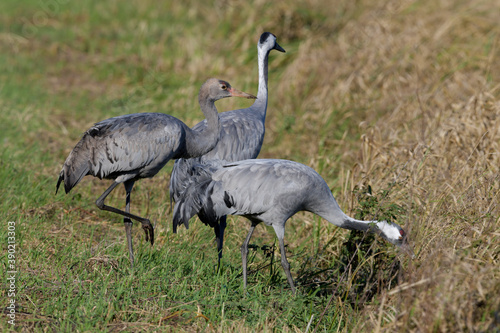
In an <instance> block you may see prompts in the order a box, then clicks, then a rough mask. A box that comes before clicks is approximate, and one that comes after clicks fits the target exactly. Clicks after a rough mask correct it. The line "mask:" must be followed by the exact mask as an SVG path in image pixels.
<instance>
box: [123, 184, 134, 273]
mask: <svg viewBox="0 0 500 333" xmlns="http://www.w3.org/2000/svg"><path fill="white" fill-rule="evenodd" d="M124 185H125V192H126V197H125V212H127V213H130V192H132V187H134V181H131V182H125V183H124ZM123 223H124V225H125V233H126V234H127V246H128V254H129V259H130V265H131V266H132V268H133V267H134V248H133V247H132V220H131V219H130V218H129V217H127V216H124V217H123Z"/></svg>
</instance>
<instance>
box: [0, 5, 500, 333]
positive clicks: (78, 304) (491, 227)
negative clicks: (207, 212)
mask: <svg viewBox="0 0 500 333" xmlns="http://www.w3.org/2000/svg"><path fill="white" fill-rule="evenodd" d="M499 12H500V3H498V1H486V0H484V1H483V0H479V1H460V0H455V1H453V0H443V1H411V0H408V1H404V0H401V1H397V0H395V1H385V2H374V1H368V0H360V1H355V2H353V1H348V0H345V1H344V0H341V1H336V2H332V1H327V0H296V1H289V2H287V3H285V2H275V3H272V2H265V1H213V2H206V1H198V0H193V1H188V2H173V1H166V2H163V3H161V4H159V3H158V2H155V1H148V0H143V1H128V2H119V1H92V0H87V1H80V2H77V3H75V2H69V1H63V0H49V1H45V0H27V1H23V2H22V4H21V2H19V1H13V0H7V1H2V2H1V3H0V107H1V111H0V140H1V145H0V149H1V150H0V154H1V160H0V166H1V167H0V188H1V192H0V198H1V200H0V214H1V215H0V216H1V219H0V221H1V226H2V227H1V228H0V235H1V238H0V239H1V240H2V241H1V245H0V248H1V249H2V252H1V253H0V258H1V260H0V265H1V267H2V269H1V270H0V277H1V279H2V286H4V288H1V289H0V295H1V299H2V300H4V301H3V302H2V307H3V310H4V311H3V316H2V320H1V321H0V328H1V329H2V331H5V330H7V329H14V330H16V331H36V332H38V331H40V332H41V331H43V332H45V331H58V332H59V331H72V332H73V331H88V332H90V331H109V332H116V331H158V332H162V331H167V332H170V331H206V332H213V331H216V332H230V331H234V332H245V331H248V332H260V331H264V332H275V331H277V332H304V331H306V329H307V327H308V324H310V326H309V332H312V331H316V332H495V331H496V332H498V331H500V328H499V327H500V298H499V296H498V295H500V269H499V260H500V258H499V255H500V205H499V203H500V194H499V191H500V172H499V171H500V170H499V168H500V92H499V89H500V60H499V59H500V49H499V46H500V45H499V41H500V38H499V37H500V26H499V25H498V13H499ZM264 31H270V32H272V33H274V34H275V35H276V36H277V37H278V42H279V44H280V45H281V46H282V47H283V48H285V49H286V51H287V53H286V54H282V53H279V52H273V53H271V55H270V64H269V74H270V78H269V92H270V94H269V95H270V99H269V107H268V116H267V121H266V139H265V144H264V147H263V149H262V152H261V155H260V157H261V158H285V159H292V160H295V161H298V162H301V163H304V164H306V165H309V166H311V167H313V168H314V169H316V170H317V171H318V172H319V173H320V174H321V175H322V176H323V177H324V178H325V180H326V182H327V183H328V184H329V186H330V187H331V189H332V192H333V194H334V195H335V197H336V198H337V200H338V202H339V204H340V206H341V207H342V208H343V209H344V211H345V212H346V213H347V214H349V215H351V216H355V217H358V218H367V219H368V218H370V219H371V218H373V219H382V218H390V219H392V220H394V221H397V222H398V223H399V224H400V225H402V226H403V227H404V228H405V229H406V230H407V232H408V233H409V235H410V239H411V244H412V245H413V247H414V250H415V253H416V257H415V258H414V259H413V260H411V259H410V258H408V257H407V256H405V255H404V254H403V253H400V252H398V251H397V250H396V249H395V248H394V247H393V246H391V245H390V244H386V243H385V242H384V241H383V240H381V239H379V238H374V237H365V236H364V235H362V234H361V235H359V234H357V233H351V232H349V231H347V230H342V229H339V228H336V227H334V226H333V225H330V224H329V223H328V222H326V221H324V220H322V219H320V218H319V217H318V216H314V215H312V214H309V213H299V214H297V215H295V216H294V217H293V218H291V219H290V220H289V221H288V223H287V232H286V236H285V242H286V243H287V251H288V252H287V253H288V254H289V261H290V264H291V271H292V274H293V276H294V278H295V280H296V281H297V286H298V292H297V295H296V296H293V295H292V294H291V292H290V290H289V287H288V284H287V282H286V278H285V275H284V273H283V271H282V269H281V265H280V261H279V249H277V242H276V240H275V237H274V233H273V231H272V229H268V228H267V227H265V226H263V225H261V226H259V227H257V229H256V232H255V234H254V237H253V238H252V242H251V243H252V244H254V247H253V249H252V250H251V252H250V264H249V271H250V274H249V288H248V289H247V290H246V291H245V290H243V287H242V284H243V283H242V277H241V258H240V249H239V247H240V245H241V244H242V242H243V239H244V237H245V235H246V231H247V228H248V227H249V223H248V222H247V221H246V220H245V219H243V218H230V220H229V223H228V228H227V231H226V243H225V247H224V258H223V264H222V268H221V270H220V271H217V269H216V268H217V267H216V266H217V256H216V246H215V243H214V237H213V232H212V230H211V229H209V228H207V227H205V226H204V225H202V224H201V223H197V222H193V223H191V228H190V229H189V230H185V229H184V228H181V230H180V232H179V233H178V234H176V235H174V234H172V232H171V212H170V204H169V196H168V184H169V177H170V171H171V169H172V164H173V163H172V162H171V163H169V164H168V165H167V166H166V167H165V168H164V170H162V171H161V172H160V173H159V174H158V175H157V176H156V177H154V178H153V179H148V180H143V181H140V182H138V183H137V184H136V186H135V188H134V192H133V193H132V212H134V213H136V214H138V215H140V216H147V217H149V218H150V219H151V220H152V221H154V222H155V223H156V235H157V239H156V242H155V245H154V246H153V247H151V246H150V245H149V244H148V243H146V242H145V240H144V235H143V232H142V229H141V228H140V227H139V226H138V224H137V223H135V225H134V229H133V236H134V244H135V253H136V267H135V268H134V269H131V268H130V264H129V261H128V253H127V248H126V240H125V232H124V228H123V223H122V219H121V218H120V217H119V216H116V215H113V214H110V213H106V212H102V211H100V210H99V209H98V208H97V207H96V206H95V205H94V202H95V200H96V199H97V197H98V196H99V195H100V194H101V193H102V192H103V191H104V190H105V189H106V187H107V186H109V184H110V183H109V181H99V180H98V179H93V178H91V177H87V178H86V179H85V180H84V181H82V183H81V184H80V185H78V187H76V188H75V189H73V191H72V192H71V193H70V194H69V195H64V194H63V193H59V194H58V195H54V192H55V184H56V181H57V177H58V173H59V171H60V169H61V166H62V163H63V162H64V159H65V158H66V156H67V155H68V153H69V152H70V151H71V149H72V148H73V146H74V145H75V144H76V142H77V141H78V140H79V138H80V136H81V134H82V133H83V131H84V130H86V129H87V128H89V127H90V126H91V125H92V124H93V123H94V122H97V121H99V120H103V119H105V118H109V117H112V116H117V115H121V114H128V113H134V112H165V113H168V114H171V115H173V116H176V117H178V118H179V119H182V120H183V121H184V122H185V123H187V124H188V125H194V124H195V123H197V122H198V121H200V120H201V119H203V115H202V114H201V112H200V110H199V106H198V103H197V92H198V90H199V87H200V85H201V84H202V83H203V82H204V81H205V79H206V78H208V77H217V78H221V79H225V80H227V81H229V82H230V83H231V84H232V85H233V86H234V87H236V88H238V89H241V90H243V91H247V92H250V93H254V94H255V93H256V92H257V84H258V80H257V52H256V43H257V40H258V38H259V36H260V34H261V33H262V32H264ZM250 103H251V102H249V101H246V100H240V99H227V100H223V101H220V102H218V103H217V107H218V109H219V110H220V111H225V110H231V109H234V108H238V107H246V106H248V105H250ZM108 202H109V204H110V205H114V206H118V207H122V206H124V190H123V188H121V187H120V188H119V189H117V190H116V191H115V192H114V193H113V194H112V196H110V198H109V199H108ZM9 221H10V222H15V242H14V243H13V244H15V263H13V262H9V261H8V260H9V250H12V246H11V247H9V242H11V241H12V242H13V239H12V238H8V236H11V235H12V234H9V227H11V229H12V228H13V227H12V226H13V225H14V224H13V223H10V224H9ZM11 252H12V251H11ZM11 254H12V253H11ZM10 259H12V258H10ZM12 263H13V264H14V265H15V267H14V266H12V267H11V266H10V265H11V264H12ZM14 269H15V271H17V273H15V274H13V276H14V277H15V284H14V286H15V288H14V290H11V288H10V286H11V283H10V282H12V281H13V280H12V279H9V278H11V277H12V274H10V273H8V271H11V270H14ZM12 292H14V293H15V297H11V296H10V295H9V294H10V293H12ZM10 299H14V300H15V303H16V313H15V326H12V325H11V324H10V323H9V320H11V318H9V316H8V314H9V313H10V312H9V308H8V305H9V303H8V302H9V300H10Z"/></svg>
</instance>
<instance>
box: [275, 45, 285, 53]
mask: <svg viewBox="0 0 500 333" xmlns="http://www.w3.org/2000/svg"><path fill="white" fill-rule="evenodd" d="M274 49H275V50H277V51H280V52H283V53H286V51H285V49H284V48H282V47H281V46H280V45H279V44H278V43H275V44H274Z"/></svg>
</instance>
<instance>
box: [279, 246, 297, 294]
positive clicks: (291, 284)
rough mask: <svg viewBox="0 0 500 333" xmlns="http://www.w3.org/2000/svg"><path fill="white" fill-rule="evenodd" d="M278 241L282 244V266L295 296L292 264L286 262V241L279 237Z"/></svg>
mask: <svg viewBox="0 0 500 333" xmlns="http://www.w3.org/2000/svg"><path fill="white" fill-rule="evenodd" d="M278 241H279V243H280V251H281V266H283V270H284V271H285V274H286V278H287V280H288V284H289V285H290V288H292V292H293V293H294V294H295V285H294V283H293V279H292V274H290V264H289V263H288V260H286V251H285V241H284V240H283V238H282V237H278Z"/></svg>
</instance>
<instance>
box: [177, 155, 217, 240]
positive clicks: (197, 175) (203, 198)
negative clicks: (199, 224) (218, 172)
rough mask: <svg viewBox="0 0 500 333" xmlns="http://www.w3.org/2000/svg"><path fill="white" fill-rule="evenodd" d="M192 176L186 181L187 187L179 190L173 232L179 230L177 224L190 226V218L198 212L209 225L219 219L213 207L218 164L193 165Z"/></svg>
mask: <svg viewBox="0 0 500 333" xmlns="http://www.w3.org/2000/svg"><path fill="white" fill-rule="evenodd" d="M192 168H193V170H191V177H189V178H188V179H187V180H186V182H185V184H184V185H185V187H184V188H183V190H182V191H181V192H179V197H178V200H177V202H176V204H175V207H174V214H173V220H172V223H173V232H174V233H176V232H177V226H179V225H181V224H184V226H185V227H186V229H188V228H189V220H190V219H191V217H193V216H194V215H196V214H199V215H200V219H201V220H202V221H203V222H204V223H206V224H209V225H212V221H217V217H216V216H215V211H214V209H213V202H212V194H213V193H214V186H215V185H216V184H215V183H213V182H212V173H213V171H214V170H215V169H216V168H218V166H215V165H212V164H204V165H202V164H197V165H194V166H192Z"/></svg>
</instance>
